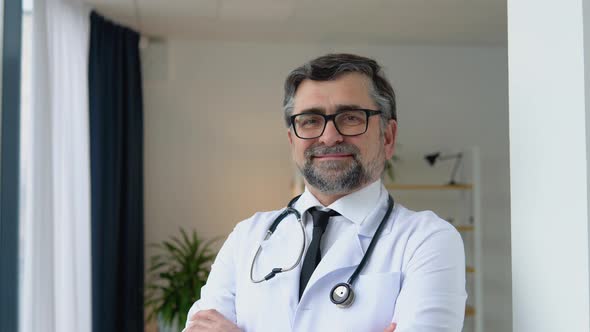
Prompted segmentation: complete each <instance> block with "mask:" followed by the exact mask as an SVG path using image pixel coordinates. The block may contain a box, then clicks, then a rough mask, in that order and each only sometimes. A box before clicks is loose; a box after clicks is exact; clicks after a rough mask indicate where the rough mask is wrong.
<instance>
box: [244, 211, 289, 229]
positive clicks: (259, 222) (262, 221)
mask: <svg viewBox="0 0 590 332" xmlns="http://www.w3.org/2000/svg"><path fill="white" fill-rule="evenodd" d="M284 210H285V209H280V210H272V211H259V212H256V213H254V214H253V215H252V216H250V217H249V218H246V219H244V220H242V221H240V222H238V224H237V225H236V228H235V230H236V231H240V232H249V231H252V230H254V229H257V228H264V231H266V230H267V229H268V228H269V227H270V225H271V224H272V222H273V221H274V220H275V219H276V218H277V217H278V216H279V215H280V214H281V212H283V211H284Z"/></svg>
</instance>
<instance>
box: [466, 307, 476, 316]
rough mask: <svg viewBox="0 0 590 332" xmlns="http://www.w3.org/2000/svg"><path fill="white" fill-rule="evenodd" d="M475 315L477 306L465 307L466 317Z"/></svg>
mask: <svg viewBox="0 0 590 332" xmlns="http://www.w3.org/2000/svg"><path fill="white" fill-rule="evenodd" d="M472 316H475V308H474V307H472V306H469V305H468V306H466V307H465V317H472Z"/></svg>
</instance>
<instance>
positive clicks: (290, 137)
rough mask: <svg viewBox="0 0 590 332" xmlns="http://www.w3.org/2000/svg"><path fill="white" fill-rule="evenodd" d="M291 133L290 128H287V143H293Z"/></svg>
mask: <svg viewBox="0 0 590 332" xmlns="http://www.w3.org/2000/svg"><path fill="white" fill-rule="evenodd" d="M292 135H293V133H291V128H289V129H287V137H289V144H290V145H293V136H292Z"/></svg>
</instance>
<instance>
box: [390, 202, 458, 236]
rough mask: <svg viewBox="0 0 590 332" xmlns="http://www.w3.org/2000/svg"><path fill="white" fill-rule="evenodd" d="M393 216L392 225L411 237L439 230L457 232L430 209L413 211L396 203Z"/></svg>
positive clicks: (430, 233) (428, 234)
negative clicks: (396, 206)
mask: <svg viewBox="0 0 590 332" xmlns="http://www.w3.org/2000/svg"><path fill="white" fill-rule="evenodd" d="M394 218H395V219H394V227H395V228H396V229H397V230H398V231H401V232H404V233H408V236H411V237H420V238H427V237H429V236H431V235H433V234H435V233H439V232H449V233H457V234H458V232H457V229H456V228H455V226H453V224H451V223H450V222H448V221H447V220H444V219H443V218H441V217H439V216H438V215H437V214H436V213H434V212H433V211H430V210H425V211H414V210H410V209H408V208H406V207H404V206H402V205H398V208H397V211H396V214H395V216H394Z"/></svg>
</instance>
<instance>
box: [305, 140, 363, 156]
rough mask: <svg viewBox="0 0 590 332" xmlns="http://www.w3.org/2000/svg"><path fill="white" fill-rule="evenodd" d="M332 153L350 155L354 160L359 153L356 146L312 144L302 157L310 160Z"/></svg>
mask: <svg viewBox="0 0 590 332" xmlns="http://www.w3.org/2000/svg"><path fill="white" fill-rule="evenodd" d="M333 153H342V154H351V155H352V156H353V157H354V159H357V156H358V155H359V153H360V151H359V149H358V148H357V147H356V146H354V145H352V144H347V143H342V144H338V145H334V146H325V145H323V144H314V145H312V146H310V147H308V148H307V149H306V150H305V152H304V156H305V158H306V159H311V157H314V156H321V155H326V154H333Z"/></svg>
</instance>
